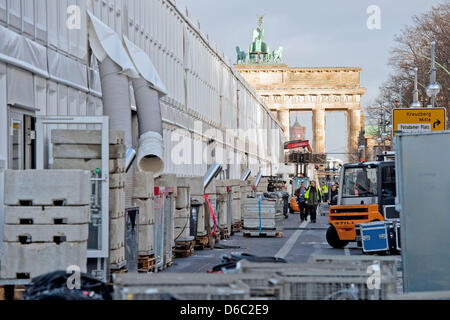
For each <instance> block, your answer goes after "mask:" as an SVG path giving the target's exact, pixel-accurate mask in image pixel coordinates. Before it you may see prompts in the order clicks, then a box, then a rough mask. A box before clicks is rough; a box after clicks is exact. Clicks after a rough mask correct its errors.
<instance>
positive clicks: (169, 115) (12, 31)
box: [0, 0, 284, 179]
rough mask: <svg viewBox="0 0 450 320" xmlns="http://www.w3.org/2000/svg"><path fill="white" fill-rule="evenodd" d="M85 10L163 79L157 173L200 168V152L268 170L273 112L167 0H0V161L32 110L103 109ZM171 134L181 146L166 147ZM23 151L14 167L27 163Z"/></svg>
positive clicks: (20, 139)
mask: <svg viewBox="0 0 450 320" xmlns="http://www.w3.org/2000/svg"><path fill="white" fill-rule="evenodd" d="M87 10H89V11H90V12H92V13H93V15H94V16H95V17H97V18H98V19H100V20H101V21H102V22H103V23H104V24H106V25H107V26H108V27H109V28H111V29H113V30H114V31H115V32H116V33H117V35H119V36H120V37H122V36H123V35H125V36H126V37H127V38H128V39H129V40H130V41H131V42H132V43H134V44H135V45H136V46H137V47H139V48H140V49H142V50H143V51H144V52H145V53H146V54H147V55H148V56H149V57H150V58H151V60H152V62H153V64H154V66H155V68H156V69H157V71H158V74H159V75H160V77H161V79H162V81H163V82H164V84H165V87H166V88H167V91H168V95H167V96H165V97H163V98H162V100H161V112H162V121H163V135H164V137H163V138H164V150H165V154H164V163H165V167H164V173H167V174H177V175H178V176H203V175H204V174H205V173H206V170H207V166H208V162H207V161H203V159H207V160H208V161H210V162H213V161H220V162H222V163H224V165H225V168H226V169H227V172H228V177H229V178H232V179H235V178H239V177H240V175H241V173H242V171H243V170H245V169H246V167H251V168H252V171H253V172H257V171H259V170H261V171H262V172H263V173H264V174H271V173H276V171H277V166H278V164H279V162H280V160H281V161H282V158H283V153H282V143H283V141H284V135H283V131H282V128H281V126H280V123H279V122H278V120H277V118H276V117H274V116H273V115H272V114H271V113H270V109H269V108H268V106H267V105H266V104H265V102H264V101H263V100H262V98H260V96H259V95H258V94H257V93H256V92H255V90H254V89H253V88H252V87H251V86H250V85H249V84H248V83H247V82H246V81H245V79H244V78H243V77H242V76H241V75H240V74H239V73H238V72H237V71H236V70H235V68H234V67H233V64H232V63H231V61H230V60H229V59H228V58H227V57H225V55H224V54H223V53H222V52H221V51H220V50H219V49H218V48H217V45H216V44H215V43H214V42H213V41H212V40H210V39H209V36H208V35H207V34H206V33H205V32H204V30H202V29H200V24H199V22H198V21H196V20H194V19H193V18H192V17H191V16H190V15H189V13H188V11H187V10H186V9H185V8H181V7H179V6H177V5H176V3H175V1H169V0H14V1H11V0H0V39H1V41H0V131H1V133H0V167H6V168H11V167H12V166H13V159H15V158H17V155H16V151H15V150H23V149H24V145H26V144H27V143H29V141H27V139H26V137H27V134H30V133H31V132H32V131H33V125H32V123H33V121H35V119H36V117H38V116H89V115H91V116H101V115H103V114H104V110H103V101H102V89H101V85H100V77H99V70H98V65H97V62H96V59H95V58H94V56H93V54H92V51H91V48H90V47H89V42H88V32H87V28H88V18H87ZM130 90H132V87H131V86H130ZM130 97H131V100H132V101H130V112H132V113H133V117H134V119H135V118H136V115H135V112H134V111H133V110H135V105H136V103H135V101H133V99H134V98H133V97H134V95H133V94H130ZM28 122H31V124H30V125H27V123H28ZM133 123H135V125H136V123H137V122H136V121H134V122H133ZM258 129H265V130H267V131H268V132H271V133H272V134H271V135H265V136H260V135H258V132H257V130H258ZM11 132H12V133H13V134H12V135H10V133H11ZM15 132H19V133H20V135H19V134H18V135H14V133H15ZM242 133H244V134H242ZM46 139H48V137H47V138H46ZM134 143H135V145H134V147H136V148H137V147H138V146H137V145H136V143H137V142H136V141H135V142H134ZM180 144H182V145H183V146H184V147H185V148H184V153H183V154H182V155H177V154H175V155H174V154H173V152H172V151H173V150H174V149H176V147H177V146H179V145H180ZM268 145H269V146H271V147H270V148H267V146H268ZM186 146H187V147H186ZM47 147H48V146H47ZM186 148H187V149H188V150H187V151H186ZM48 149H49V147H48ZM198 150H200V151H198ZM30 152H32V150H31V151H30ZM199 152H200V153H202V156H200V157H198V155H196V154H195V153H199ZM203 153H207V154H206V155H203ZM219 155H220V156H221V157H220V158H219ZM196 156H197V158H200V161H196V160H195V157H196ZM23 158H25V156H24V157H23ZM27 158H30V159H31V160H30V163H27V162H26V161H25V160H24V159H20V161H19V162H17V161H16V162H14V163H19V165H18V166H17V168H19V169H22V168H28V167H32V162H33V161H34V160H33V157H32V156H31V157H27ZM180 159H181V161H180ZM50 164H51V163H50Z"/></svg>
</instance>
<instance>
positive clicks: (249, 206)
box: [244, 195, 284, 236]
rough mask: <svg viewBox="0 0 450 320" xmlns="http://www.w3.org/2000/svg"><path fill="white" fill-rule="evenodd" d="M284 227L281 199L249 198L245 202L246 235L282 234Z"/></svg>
mask: <svg viewBox="0 0 450 320" xmlns="http://www.w3.org/2000/svg"><path fill="white" fill-rule="evenodd" d="M283 229H284V216H283V202H282V200H281V199H278V198H277V199H266V198H263V197H262V195H260V196H259V197H257V198H247V199H246V201H245V204H244V235H250V236H260V235H267V236H280V235H281V234H282V232H283Z"/></svg>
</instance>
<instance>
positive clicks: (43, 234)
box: [3, 224, 89, 243]
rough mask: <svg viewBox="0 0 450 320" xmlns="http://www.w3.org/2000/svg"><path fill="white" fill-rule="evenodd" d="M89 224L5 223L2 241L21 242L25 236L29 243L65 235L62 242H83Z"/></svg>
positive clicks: (53, 239) (86, 235)
mask: <svg viewBox="0 0 450 320" xmlns="http://www.w3.org/2000/svg"><path fill="white" fill-rule="evenodd" d="M88 233H89V225H88V224H79V225H76V224H75V225H8V224H7V225H5V226H4V233H3V241H4V242H21V240H20V238H21V237H27V238H28V239H29V241H30V242H31V243H36V242H51V243H53V242H54V241H55V238H54V237H65V240H64V241H63V242H83V241H87V240H88Z"/></svg>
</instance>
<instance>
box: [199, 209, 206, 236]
mask: <svg viewBox="0 0 450 320" xmlns="http://www.w3.org/2000/svg"><path fill="white" fill-rule="evenodd" d="M206 234H207V231H206V224H205V206H204V205H202V206H201V207H200V210H199V211H198V217H197V236H204V235H206Z"/></svg>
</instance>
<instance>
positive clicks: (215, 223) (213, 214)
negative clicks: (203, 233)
mask: <svg viewBox="0 0 450 320" xmlns="http://www.w3.org/2000/svg"><path fill="white" fill-rule="evenodd" d="M205 200H206V203H207V204H208V208H209V212H211V214H212V218H213V220H214V230H213V232H212V233H211V235H212V236H215V235H216V231H217V220H216V215H215V213H214V210H213V208H212V205H211V202H210V201H209V198H208V195H207V194H205Z"/></svg>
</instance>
